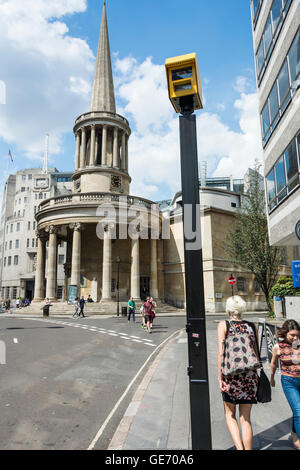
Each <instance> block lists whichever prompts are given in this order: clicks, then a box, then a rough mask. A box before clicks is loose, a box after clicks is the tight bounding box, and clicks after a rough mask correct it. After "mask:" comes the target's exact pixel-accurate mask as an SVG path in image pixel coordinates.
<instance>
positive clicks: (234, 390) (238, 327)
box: [218, 295, 260, 450]
mask: <svg viewBox="0 0 300 470" xmlns="http://www.w3.org/2000/svg"><path fill="white" fill-rule="evenodd" d="M245 310H246V302H245V301H244V300H243V299H242V298H241V297H239V296H237V295H235V296H234V297H230V298H229V299H227V302H226V313H227V314H228V316H229V321H228V320H225V321H221V322H220V323H219V326H218V379H219V384H220V389H221V392H222V397H223V402H224V411H225V419H226V424H227V427H228V430H229V432H230V435H231V438H232V440H233V442H234V445H235V447H236V449H237V450H252V445H253V430H252V424H251V409H252V405H253V404H256V403H257V398H256V395H257V388H258V374H257V369H258V368H259V367H260V361H259V353H258V350H257V343H256V338H257V336H256V335H257V332H256V327H255V325H254V324H253V323H250V322H248V321H246V320H243V318H242V314H243V312H244V311H245ZM237 406H239V419H240V424H241V429H242V434H241V433H240V429H239V425H238V422H237V418H236V407H237Z"/></svg>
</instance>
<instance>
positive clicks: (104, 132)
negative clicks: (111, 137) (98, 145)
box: [101, 126, 107, 165]
mask: <svg viewBox="0 0 300 470" xmlns="http://www.w3.org/2000/svg"><path fill="white" fill-rule="evenodd" d="M101 153H102V157H101V163H102V165H107V126H103V128H102V152H101Z"/></svg>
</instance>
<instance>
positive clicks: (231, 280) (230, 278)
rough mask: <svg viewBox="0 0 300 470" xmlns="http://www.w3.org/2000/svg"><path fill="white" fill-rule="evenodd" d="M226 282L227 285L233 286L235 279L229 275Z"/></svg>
mask: <svg viewBox="0 0 300 470" xmlns="http://www.w3.org/2000/svg"><path fill="white" fill-rule="evenodd" d="M228 282H229V284H230V285H231V286H233V285H234V284H236V277H234V276H232V275H231V276H230V277H229V278H228Z"/></svg>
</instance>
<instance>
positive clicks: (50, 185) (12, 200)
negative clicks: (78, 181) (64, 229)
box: [0, 168, 72, 300]
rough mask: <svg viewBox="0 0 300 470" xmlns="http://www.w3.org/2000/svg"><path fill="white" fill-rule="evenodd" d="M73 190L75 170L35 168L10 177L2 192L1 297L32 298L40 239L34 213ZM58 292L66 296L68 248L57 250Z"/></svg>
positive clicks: (58, 294) (12, 298) (61, 246)
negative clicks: (44, 204)
mask: <svg viewBox="0 0 300 470" xmlns="http://www.w3.org/2000/svg"><path fill="white" fill-rule="evenodd" d="M71 189H72V173H60V172H58V171H57V170H56V169H55V168H53V169H49V171H48V172H47V173H46V174H45V173H44V172H43V171H42V170H41V169H37V168H32V169H28V170H24V171H18V172H17V173H16V174H15V175H11V176H9V178H8V180H7V182H6V184H5V188H4V193H3V201H2V218H1V229H0V255H1V263H0V287H1V290H0V292H1V294H0V297H1V298H2V299H8V298H10V299H11V300H16V299H17V298H19V297H21V298H28V299H30V300H32V299H33V295H34V280H35V266H36V255H37V246H38V240H37V236H36V229H37V222H36V220H35V214H36V213H37V212H38V209H39V205H40V204H41V202H43V201H44V200H45V199H48V198H49V197H57V196H64V195H66V194H69V193H70V192H71ZM57 256H58V258H57V263H58V277H57V285H56V295H57V296H58V298H63V296H64V278H65V276H64V263H65V262H66V247H65V246H63V245H60V247H59V250H58V253H57Z"/></svg>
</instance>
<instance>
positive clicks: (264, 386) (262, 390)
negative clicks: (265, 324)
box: [254, 330, 272, 403]
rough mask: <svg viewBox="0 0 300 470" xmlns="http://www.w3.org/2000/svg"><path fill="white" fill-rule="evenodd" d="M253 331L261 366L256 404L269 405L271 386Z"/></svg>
mask: <svg viewBox="0 0 300 470" xmlns="http://www.w3.org/2000/svg"><path fill="white" fill-rule="evenodd" d="M254 331H255V341H256V347H257V351H258V358H259V362H260V365H261V370H260V374H258V387H257V394H256V398H257V401H258V403H269V402H270V401H271V400H272V389H271V384H270V381H269V379H268V377H267V375H266V373H265V371H264V368H263V365H262V361H261V358H260V351H259V346H258V340H257V336H256V330H254Z"/></svg>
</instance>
